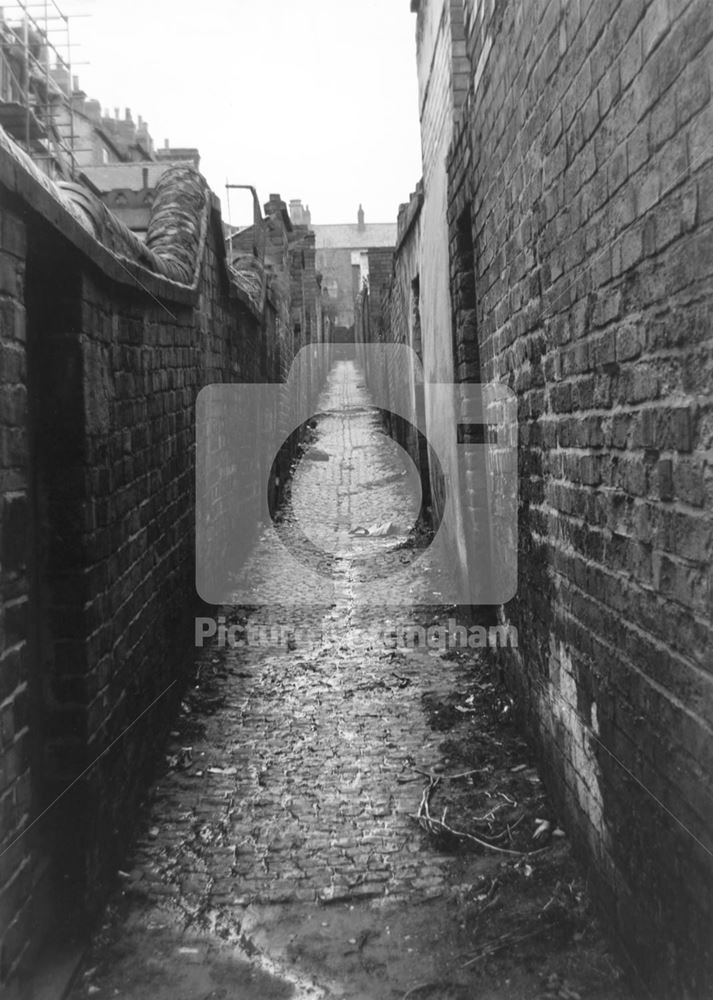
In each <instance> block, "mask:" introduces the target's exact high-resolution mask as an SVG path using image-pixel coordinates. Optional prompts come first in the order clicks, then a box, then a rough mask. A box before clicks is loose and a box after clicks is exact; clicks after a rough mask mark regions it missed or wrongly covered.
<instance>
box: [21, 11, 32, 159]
mask: <svg viewBox="0 0 713 1000" xmlns="http://www.w3.org/2000/svg"><path fill="white" fill-rule="evenodd" d="M22 23H23V29H22V45H23V53H24V60H25V61H24V70H25V81H24V82H25V145H26V146H27V152H28V153H29V152H30V51H29V49H30V26H29V23H28V21H27V12H25V19H24V21H23V22H22Z"/></svg>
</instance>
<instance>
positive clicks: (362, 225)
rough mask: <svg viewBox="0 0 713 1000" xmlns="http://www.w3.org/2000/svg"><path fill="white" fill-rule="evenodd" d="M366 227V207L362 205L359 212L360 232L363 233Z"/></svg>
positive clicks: (358, 226) (358, 224)
mask: <svg viewBox="0 0 713 1000" xmlns="http://www.w3.org/2000/svg"><path fill="white" fill-rule="evenodd" d="M365 228H366V227H365V226H364V209H363V208H362V207H361V205H360V206H359V211H358V212H357V229H358V230H359V232H360V233H363V232H364V229H365Z"/></svg>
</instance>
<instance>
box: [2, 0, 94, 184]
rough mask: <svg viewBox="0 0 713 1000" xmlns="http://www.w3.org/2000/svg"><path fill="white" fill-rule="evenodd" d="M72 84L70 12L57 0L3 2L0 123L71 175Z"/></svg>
mask: <svg viewBox="0 0 713 1000" xmlns="http://www.w3.org/2000/svg"><path fill="white" fill-rule="evenodd" d="M72 16H77V15H72ZM79 16H82V15H79ZM74 89H75V87H74V81H73V78H72V43H71V41H70V17H69V16H68V15H66V14H64V13H63V12H62V11H61V10H60V8H59V7H58V5H57V3H56V2H55V0H39V2H33V3H29V2H24V0H14V2H13V3H5V4H2V6H0V125H2V126H3V128H4V129H5V130H6V131H7V132H8V133H10V135H12V136H13V138H14V139H15V140H16V141H17V142H19V143H20V144H21V145H22V146H24V148H25V149H26V150H27V152H28V153H29V154H30V156H32V158H33V159H35V160H40V161H45V164H44V166H45V170H46V172H47V173H49V174H51V173H53V172H56V173H58V174H60V175H62V176H65V177H69V178H70V179H74V178H75V175H76V171H77V162H76V155H75V154H76V152H77V150H76V148H75V147H76V143H75V134H74V106H73V92H74Z"/></svg>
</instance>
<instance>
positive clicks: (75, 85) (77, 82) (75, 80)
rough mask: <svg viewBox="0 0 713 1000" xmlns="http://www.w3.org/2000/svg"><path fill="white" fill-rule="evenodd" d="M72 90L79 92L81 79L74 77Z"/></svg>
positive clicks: (0, 13)
mask: <svg viewBox="0 0 713 1000" xmlns="http://www.w3.org/2000/svg"><path fill="white" fill-rule="evenodd" d="M1 16H2V7H0V17H1ZM72 90H79V77H78V76H73V77H72Z"/></svg>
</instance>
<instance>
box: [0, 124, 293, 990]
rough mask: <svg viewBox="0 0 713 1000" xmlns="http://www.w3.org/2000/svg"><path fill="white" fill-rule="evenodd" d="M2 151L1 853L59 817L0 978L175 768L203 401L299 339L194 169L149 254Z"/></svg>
mask: <svg viewBox="0 0 713 1000" xmlns="http://www.w3.org/2000/svg"><path fill="white" fill-rule="evenodd" d="M0 139H3V141H2V142H0V189H1V193H2V203H3V206H4V209H3V224H2V230H1V236H2V245H1V248H0V250H1V254H2V255H1V256H0V281H1V282H2V285H1V287H0V315H1V316H2V328H1V331H0V336H1V337H2V340H1V342H0V349H1V350H2V361H3V364H2V367H1V368H0V379H1V380H2V385H1V387H0V388H1V390H2V395H1V397H0V398H1V400H2V411H1V414H2V421H1V423H2V453H1V458H2V469H1V475H2V483H1V490H2V493H1V495H2V507H1V508H0V518H1V520H0V533H1V535H0V537H1V539H2V552H1V558H2V564H1V570H2V575H1V579H0V584H1V587H2V591H1V597H2V617H1V618H0V622H1V628H2V631H1V632H0V640H2V641H1V642H0V741H1V743H2V758H1V759H2V768H1V769H0V783H1V785H2V787H1V788H0V796H2V798H1V799H0V801H1V802H2V812H1V813H0V818H1V819H2V830H1V832H0V837H1V840H0V850H3V849H5V848H6V847H7V846H8V845H9V844H10V843H11V842H12V841H13V840H14V838H15V837H16V836H17V834H18V833H19V832H21V831H22V829H23V828H24V827H25V826H26V825H27V824H28V822H29V821H31V820H33V819H34V818H36V817H37V818H39V817H40V814H41V812H42V810H43V809H44V808H45V807H47V806H51V808H50V809H49V811H48V813H47V814H46V816H44V817H42V818H39V822H38V823H37V824H36V826H35V827H34V828H33V830H32V832H31V834H28V835H26V836H23V837H22V838H21V839H20V840H19V841H18V842H17V844H16V845H15V846H14V847H13V848H12V849H11V850H9V851H7V852H6V853H4V854H2V856H1V857H0V948H1V949H2V951H1V967H0V983H1V982H4V981H6V980H7V979H8V978H9V977H11V976H12V974H13V973H14V972H15V971H17V969H18V967H19V965H20V962H21V959H22V958H23V957H25V959H26V964H29V963H30V961H31V953H30V952H29V951H28V950H27V949H28V948H29V947H30V946H33V947H34V946H36V945H37V944H38V943H39V939H40V937H41V934H40V933H39V931H40V930H41V928H40V926H39V923H40V920H39V918H40V917H41V916H42V915H43V914H49V915H51V911H49V909H48V907H47V899H48V898H49V896H51V897H52V899H53V900H54V902H55V904H56V906H57V910H56V911H55V913H56V914H57V913H61V915H62V917H61V920H60V921H59V926H61V927H62V928H65V927H66V926H67V925H69V924H70V923H71V922H72V917H73V916H78V917H81V916H82V915H83V914H87V913H90V912H92V911H93V910H94V909H96V907H97V906H98V905H99V904H100V903H101V901H102V898H103V896H104V893H105V889H106V886H107V883H108V881H109V880H110V878H111V877H112V876H113V874H114V872H115V871H116V868H117V865H118V862H119V861H120V858H121V854H122V851H123V850H124V849H125V847H126V844H127V841H128V839H129V836H130V834H131V830H132V827H133V823H134V821H135V817H136V815H137V809H138V805H139V802H140V799H141V795H142V793H143V790H144V788H145V783H146V780H147V778H148V776H149V774H150V771H151V767H152V765H153V763H154V762H155V760H157V759H158V758H159V756H160V750H161V746H162V743H163V739H164V736H165V733H166V730H167V727H168V725H169V722H170V719H171V716H172V712H173V710H174V708H175V705H176V702H177V699H178V697H179V695H180V691H181V682H182V680H183V679H184V674H185V667H186V666H187V660H188V654H189V653H190V649H191V647H192V642H193V615H194V612H195V610H196V589H195V568H194V564H195V560H194V544H195V531H194V517H195V514H194V507H195V488H196V484H195V483H194V470H195V440H196V438H195V435H196V429H195V401H196V397H197V394H198V392H199V390H200V388H201V387H202V386H203V385H206V384H208V383H212V382H224V381H235V382H243V381H245V382H250V381H279V379H280V372H281V365H284V364H286V363H289V360H290V352H291V350H292V343H291V341H290V342H289V343H287V342H283V340H282V339H281V338H283V337H285V336H286V334H287V333H288V332H290V331H289V327H287V326H286V325H285V324H283V323H281V321H280V311H281V310H280V306H279V303H278V301H277V300H276V299H275V300H274V301H268V303H267V306H266V311H265V313H264V314H263V315H257V314H256V313H255V311H254V308H253V307H252V306H251V305H250V302H251V299H250V297H249V296H248V295H246V294H244V293H243V292H242V291H241V289H240V287H239V285H236V284H235V282H234V280H233V277H232V276H231V274H230V273H229V271H228V268H227V266H226V261H225V251H224V242H223V237H222V225H221V222H220V217H219V214H218V211H217V202H216V201H215V199H214V198H213V196H212V195H210V193H209V192H208V191H207V189H206V187H205V182H204V181H203V180H202V178H200V176H199V175H198V174H196V173H195V172H193V171H192V170H191V169H190V168H181V169H179V170H175V169H174V171H173V172H171V171H169V172H168V173H167V174H166V176H165V177H164V178H163V179H162V181H161V184H160V185H159V188H158V189H157V194H156V199H155V202H154V210H153V214H152V220H151V223H150V226H149V233H148V237H147V244H146V246H143V245H142V244H139V243H138V241H136V240H135V239H134V238H133V237H132V235H131V233H129V232H128V231H127V230H124V229H123V227H122V226H121V225H120V224H118V223H116V221H115V220H112V219H111V217H110V216H109V215H108V213H106V212H105V211H103V209H102V206H101V205H100V204H99V203H98V202H97V203H92V205H91V208H90V210H89V212H88V213H87V212H86V211H83V210H78V209H77V207H76V205H74V204H73V203H72V202H68V201H67V200H66V199H64V200H63V199H62V198H61V196H60V195H59V194H58V192H57V190H56V189H55V188H54V187H53V186H52V185H51V183H49V182H47V181H46V180H43V179H42V178H41V177H40V176H38V171H37V170H36V169H34V168H33V166H32V164H30V163H29V162H28V161H27V160H26V159H25V158H24V157H23V155H22V154H20V153H18V152H17V150H15V149H14V148H13V147H12V144H11V143H9V142H8V141H7V140H5V139H4V137H3V136H1V135H0ZM282 312H284V309H282ZM25 339H26V342H27V358H25ZM268 339H269V343H268ZM236 457H237V461H238V462H240V455H238V456H236ZM266 460H267V459H266ZM244 481H245V484H246V488H259V487H255V486H254V484H253V487H251V486H250V485H249V484H250V477H244ZM30 696H31V697H30ZM28 703H29V707H28ZM87 768H89V770H88V771H87V774H86V776H85V777H83V778H82V779H81V780H80V781H78V782H76V784H73V785H72V786H71V789H70V790H69V791H68V793H67V794H64V795H63V796H62V798H61V799H60V800H59V801H57V802H55V800H56V799H57V796H58V795H60V794H61V793H63V792H64V791H65V790H66V789H68V788H69V787H70V783H72V782H73V781H74V779H76V778H77V777H78V776H79V775H80V774H82V772H83V771H84V770H85V769H87ZM52 803H55V804H54V805H52ZM43 872H47V879H45V882H48V887H47V888H43V885H39V886H38V888H37V891H36V892H35V893H34V896H33V885H34V884H35V883H38V882H39V881H40V877H41V876H42V874H43ZM50 881H51V885H49V882H50ZM40 893H44V895H42V896H40ZM56 920H57V918H56V917H55V921H56Z"/></svg>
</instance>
